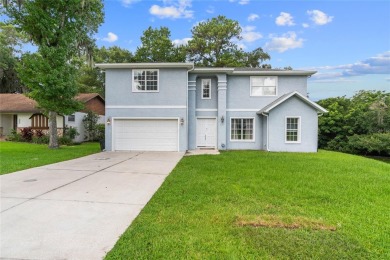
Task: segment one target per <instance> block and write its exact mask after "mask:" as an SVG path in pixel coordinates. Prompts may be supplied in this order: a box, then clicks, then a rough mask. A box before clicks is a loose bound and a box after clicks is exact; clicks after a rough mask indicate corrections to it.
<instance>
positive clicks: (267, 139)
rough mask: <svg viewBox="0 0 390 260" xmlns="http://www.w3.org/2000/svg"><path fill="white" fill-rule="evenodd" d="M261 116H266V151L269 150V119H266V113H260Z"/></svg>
mask: <svg viewBox="0 0 390 260" xmlns="http://www.w3.org/2000/svg"><path fill="white" fill-rule="evenodd" d="M261 114H262V115H263V116H265V117H266V118H267V138H266V141H267V145H266V147H267V152H269V147H268V146H269V134H268V133H269V122H268V121H269V120H268V114H266V113H261Z"/></svg>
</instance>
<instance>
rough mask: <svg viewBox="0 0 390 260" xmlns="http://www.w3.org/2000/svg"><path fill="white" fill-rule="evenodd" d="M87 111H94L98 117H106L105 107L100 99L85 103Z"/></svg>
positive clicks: (96, 98)
mask: <svg viewBox="0 0 390 260" xmlns="http://www.w3.org/2000/svg"><path fill="white" fill-rule="evenodd" d="M85 111H93V112H95V113H96V114H98V115H105V106H104V103H103V101H102V100H101V99H100V98H98V97H95V98H93V99H91V100H89V101H88V102H87V103H85Z"/></svg>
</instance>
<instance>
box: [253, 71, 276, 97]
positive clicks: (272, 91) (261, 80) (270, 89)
mask: <svg viewBox="0 0 390 260" xmlns="http://www.w3.org/2000/svg"><path fill="white" fill-rule="evenodd" d="M250 81H251V96H276V95H277V92H276V91H277V87H278V77H276V76H267V77H264V76H252V77H251V80H250Z"/></svg>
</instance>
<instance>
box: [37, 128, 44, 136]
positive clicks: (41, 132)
mask: <svg viewBox="0 0 390 260" xmlns="http://www.w3.org/2000/svg"><path fill="white" fill-rule="evenodd" d="M35 136H36V137H38V138H41V137H43V136H45V133H44V132H43V131H42V130H41V129H37V130H35Z"/></svg>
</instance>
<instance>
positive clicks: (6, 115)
mask: <svg viewBox="0 0 390 260" xmlns="http://www.w3.org/2000/svg"><path fill="white" fill-rule="evenodd" d="M76 99H77V100H79V101H81V102H83V103H84V105H85V110H83V111H80V112H76V113H75V114H74V115H70V116H61V115H58V116H57V128H58V134H59V135H62V132H63V129H64V125H65V126H71V127H76V128H77V130H78V131H79V132H83V125H82V118H83V117H84V115H85V114H86V113H85V112H86V111H88V110H91V111H93V112H95V113H97V114H99V115H101V119H100V122H101V123H103V122H104V100H103V98H102V97H100V96H99V94H96V93H87V94H79V95H78V96H77V97H76ZM72 118H74V121H72ZM80 118H81V119H80ZM69 119H70V120H69ZM25 127H32V128H33V129H40V130H43V131H45V132H46V131H47V130H48V129H49V125H48V118H47V117H46V116H45V115H43V114H42V113H41V110H39V109H38V108H37V103H36V102H35V101H34V100H32V99H30V98H28V97H26V96H25V95H23V94H0V135H1V136H4V135H9V134H10V133H11V131H12V130H16V131H18V132H20V130H21V129H22V128H25ZM83 138H84V136H83V135H81V134H80V136H78V137H76V141H82V140H83Z"/></svg>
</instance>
